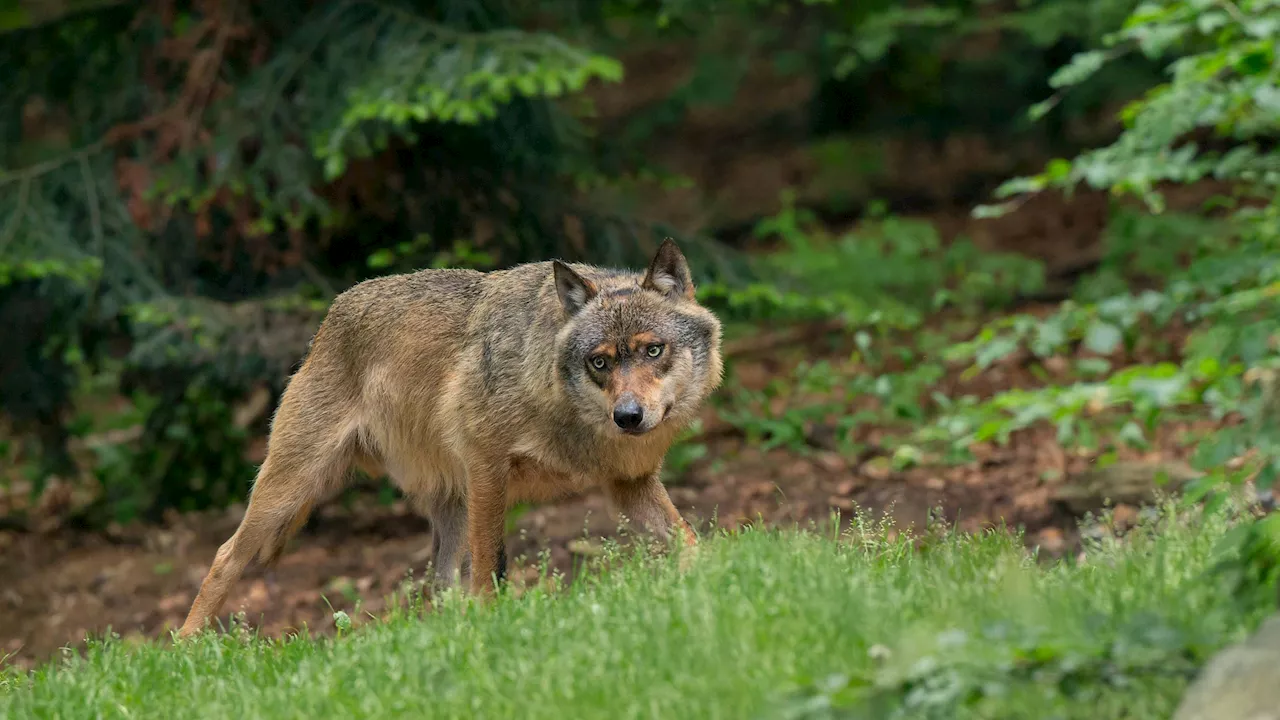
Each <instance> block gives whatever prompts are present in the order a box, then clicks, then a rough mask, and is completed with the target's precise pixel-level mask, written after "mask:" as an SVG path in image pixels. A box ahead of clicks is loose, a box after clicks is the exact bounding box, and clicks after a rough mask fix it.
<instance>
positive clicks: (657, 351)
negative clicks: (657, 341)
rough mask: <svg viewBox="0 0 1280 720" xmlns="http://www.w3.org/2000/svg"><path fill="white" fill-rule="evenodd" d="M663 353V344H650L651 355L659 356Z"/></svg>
mask: <svg viewBox="0 0 1280 720" xmlns="http://www.w3.org/2000/svg"><path fill="white" fill-rule="evenodd" d="M661 354H662V346H661V345H650V346H649V357H658V356H659V355H661Z"/></svg>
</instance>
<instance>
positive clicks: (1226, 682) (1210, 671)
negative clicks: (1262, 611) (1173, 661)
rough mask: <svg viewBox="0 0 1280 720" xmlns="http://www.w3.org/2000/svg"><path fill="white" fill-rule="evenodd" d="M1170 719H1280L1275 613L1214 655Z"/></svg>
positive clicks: (1279, 637)
mask: <svg viewBox="0 0 1280 720" xmlns="http://www.w3.org/2000/svg"><path fill="white" fill-rule="evenodd" d="M1173 720H1280V615H1273V616H1272V617H1270V618H1269V619H1267V620H1266V621H1265V622H1263V624H1262V626H1261V627H1260V628H1258V631H1257V632H1256V633H1254V635H1253V637H1251V638H1249V639H1248V640H1246V641H1244V642H1243V643H1240V644H1238V645H1234V646H1232V647H1229V648H1226V649H1225V650H1223V651H1221V652H1220V653H1218V654H1217V655H1216V656H1214V658H1213V659H1212V660H1210V661H1209V663H1208V664H1207V665H1205V666H1204V669H1203V670H1201V671H1200V676H1199V677H1197V678H1196V680H1195V682H1193V683H1192V684H1191V687H1190V688H1188V689H1187V692H1186V694H1185V695H1183V697H1182V704H1181V705H1179V706H1178V710H1177V712H1176V713H1175V714H1174V716H1173Z"/></svg>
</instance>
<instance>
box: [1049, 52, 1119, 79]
mask: <svg viewBox="0 0 1280 720" xmlns="http://www.w3.org/2000/svg"><path fill="white" fill-rule="evenodd" d="M1107 58H1108V55H1107V52H1106V51H1105V50H1088V51H1085V52H1081V53H1076V54H1075V55H1074V56H1073V57H1072V58H1071V61H1070V62H1068V63H1067V64H1066V65H1064V66H1062V67H1061V68H1058V70H1057V71H1056V72H1054V73H1053V75H1051V76H1049V87H1052V88H1062V87H1067V86H1069V85H1079V84H1080V83H1082V82H1084V81H1085V80H1087V79H1089V77H1090V76H1092V75H1093V74H1094V73H1096V72H1097V71H1099V70H1101V69H1102V66H1103V65H1105V64H1106V62H1107Z"/></svg>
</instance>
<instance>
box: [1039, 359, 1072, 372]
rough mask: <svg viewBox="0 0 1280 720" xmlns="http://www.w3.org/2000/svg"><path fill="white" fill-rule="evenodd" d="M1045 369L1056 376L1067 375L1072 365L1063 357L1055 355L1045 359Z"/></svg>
mask: <svg viewBox="0 0 1280 720" xmlns="http://www.w3.org/2000/svg"><path fill="white" fill-rule="evenodd" d="M1044 368H1045V369H1046V370H1048V371H1049V372H1051V373H1053V374H1054V375H1065V374H1067V372H1068V371H1069V370H1071V363H1070V362H1068V361H1067V359H1066V358H1064V357H1062V356H1061V355H1053V356H1051V357H1047V358H1045V359H1044Z"/></svg>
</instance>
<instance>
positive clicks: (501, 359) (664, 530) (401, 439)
mask: <svg viewBox="0 0 1280 720" xmlns="http://www.w3.org/2000/svg"><path fill="white" fill-rule="evenodd" d="M694 290H695V288H694V283H693V278H692V276H691V274H690V270H689V264H688V261H687V260H686V259H685V256H684V254H683V253H682V252H681V251H680V249H679V248H678V247H677V246H676V244H675V242H673V241H672V240H671V239H670V238H668V239H667V240H665V241H664V242H663V243H662V244H661V245H660V246H659V248H658V250H657V252H656V253H655V255H654V256H653V259H652V261H651V262H650V263H649V267H648V269H647V270H646V271H645V272H644V273H639V272H632V271H625V270H615V269H609V268H602V267H596V266H592V265H586V264H577V263H573V264H568V263H565V262H561V261H560V260H551V261H547V262H535V263H527V264H522V265H516V266H513V267H511V268H508V269H505V270H496V271H490V272H480V271H476V270H461V269H443V270H420V271H417V272H414V273H408V274H401V275H390V276H385V277H379V278H374V279H370V280H366V281H363V282H361V283H358V284H356V285H354V286H352V287H351V288H350V289H348V290H346V291H345V292H343V293H341V294H340V295H338V296H337V297H336V298H335V300H334V302H333V304H332V305H331V306H330V308H329V310H328V312H327V313H326V315H325V318H324V320H323V321H322V322H321V324H320V327H319V329H318V330H317V331H316V334H315V336H314V337H313V338H312V340H311V345H310V348H309V351H308V353H307V356H306V358H305V360H304V361H303V363H302V365H301V367H300V368H299V369H298V371H297V372H296V373H295V374H294V375H293V376H292V377H291V378H290V379H289V382H288V384H287V386H286V389H285V392H284V394H283V395H282V397H281V399H280V403H279V406H278V408H277V409H276V412H275V414H274V416H273V418H272V421H271V431H270V435H269V437H268V441H267V454H266V457H265V458H264V460H263V463H262V465H261V467H260V468H259V469H258V474H257V477H256V478H255V480H254V484H253V488H252V490H251V492H250V494H249V504H248V507H247V509H246V511H245V515H244V519H243V520H242V521H241V522H240V525H239V527H238V528H237V529H236V531H235V533H234V534H233V535H232V536H231V538H230V539H228V540H227V541H226V542H225V543H224V544H223V545H222V546H221V547H219V549H218V551H217V554H216V556H215V557H214V560H213V564H212V566H211V567H210V568H209V571H208V574H207V575H206V576H205V578H204V581H203V582H202V583H201V586H200V591H199V593H198V594H197V596H196V598H195V600H194V602H193V603H192V605H191V610H190V612H189V613H188V615H187V618H186V621H185V622H184V623H183V625H182V628H181V629H180V630H179V632H178V636H179V637H180V638H181V637H188V636H191V635H193V634H195V633H197V632H199V631H200V630H202V629H203V628H204V627H205V626H206V624H207V622H208V621H209V620H211V619H212V618H213V617H216V616H217V615H218V613H219V612H220V610H221V608H222V605H223V603H224V602H225V601H226V598H227V594H228V592H229V591H230V589H231V587H232V585H234V584H235V583H236V582H237V581H238V580H239V579H240V576H241V574H242V573H243V572H244V569H245V567H246V566H247V565H248V563H249V562H250V561H251V560H253V559H254V557H255V556H257V558H258V559H259V561H260V562H261V563H262V564H263V565H264V566H266V567H271V566H272V565H274V564H275V562H276V561H277V560H278V559H279V557H280V555H281V553H282V552H283V550H284V547H285V544H286V542H287V541H288V540H289V538H290V537H291V536H292V535H293V534H294V533H295V532H296V531H297V530H298V529H299V527H300V526H301V525H302V524H303V523H304V522H305V521H306V519H307V517H308V515H309V514H310V512H311V510H312V508H313V507H314V506H315V504H316V503H317V502H320V501H322V500H323V499H325V498H326V497H331V496H332V494H333V493H336V492H337V491H338V490H340V489H341V487H342V485H343V483H344V482H345V480H346V478H347V477H348V474H349V472H350V470H351V469H352V468H359V469H361V470H363V471H364V472H366V473H368V474H369V475H370V476H373V477H378V476H383V475H385V476H388V477H389V478H391V480H392V481H393V482H394V483H395V484H396V485H397V486H398V487H399V488H400V489H401V490H402V491H403V492H404V494H405V496H406V497H407V498H408V500H409V501H410V503H411V505H412V507H413V508H414V509H415V510H416V511H418V512H420V513H422V514H423V515H425V516H426V517H427V519H428V520H429V521H430V523H431V528H432V540H431V550H430V557H431V568H432V581H433V582H434V583H435V584H436V585H437V587H447V586H451V585H458V584H463V585H465V586H466V587H468V589H469V590H470V592H471V593H473V594H475V595H479V596H481V597H485V596H488V595H489V594H491V593H492V592H493V591H494V589H495V583H496V582H500V581H501V580H502V579H503V577H504V575H505V565H506V552H505V548H504V538H503V536H504V530H505V517H506V511H507V509H508V508H509V507H510V506H511V505H512V504H514V503H517V502H531V501H532V502H537V501H545V500H550V499H554V498H558V497H564V496H566V495H570V494H574V493H581V492H583V491H585V490H587V489H588V488H591V487H601V488H602V489H603V490H604V492H605V494H606V496H607V498H608V499H609V501H610V506H611V508H612V510H613V511H614V512H615V514H616V515H618V516H620V517H621V518H625V520H626V522H627V523H628V524H630V525H631V526H632V527H634V528H636V529H638V530H641V531H646V532H648V533H651V534H653V535H656V536H657V537H660V538H669V537H671V536H672V535H673V534H676V533H678V534H680V535H682V536H683V540H684V542H685V543H687V544H693V543H696V542H697V538H696V537H695V535H694V533H693V531H692V529H691V528H690V526H689V524H688V523H687V522H686V521H685V520H684V519H683V518H682V517H681V516H680V513H679V512H678V511H677V510H676V508H675V506H674V505H673V504H672V502H671V499H670V497H668V495H667V492H666V489H665V488H664V486H663V485H662V483H661V482H660V481H659V474H660V470H661V468H662V463H663V459H664V457H665V455H666V453H667V450H668V448H669V447H670V446H671V444H672V442H673V441H674V440H675V438H676V436H677V435H678V434H679V433H680V432H681V430H683V429H684V428H685V427H687V426H688V424H689V423H690V422H691V421H692V420H693V419H694V418H695V417H696V416H697V414H698V412H699V410H700V408H701V406H702V405H703V403H704V402H705V401H706V399H707V398H708V397H709V396H710V395H711V393H712V392H713V391H714V390H715V389H716V388H717V387H718V386H719V385H720V382H721V379H722V375H723V363H722V359H721V327H720V322H719V320H718V319H717V318H716V316H715V314H714V313H712V312H711V311H710V310H709V309H707V308H706V307H704V306H702V305H701V304H699V303H698V302H697V300H696V299H695V292H694ZM464 572H465V574H464Z"/></svg>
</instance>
